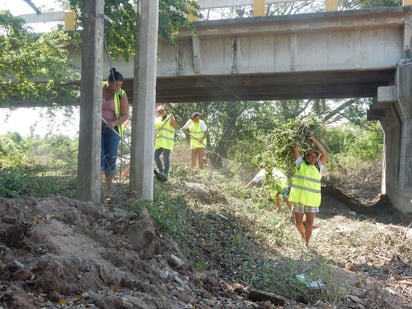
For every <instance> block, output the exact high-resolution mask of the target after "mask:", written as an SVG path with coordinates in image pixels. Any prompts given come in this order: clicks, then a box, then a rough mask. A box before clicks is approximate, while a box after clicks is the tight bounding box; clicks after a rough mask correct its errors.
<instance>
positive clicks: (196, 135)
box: [182, 112, 208, 169]
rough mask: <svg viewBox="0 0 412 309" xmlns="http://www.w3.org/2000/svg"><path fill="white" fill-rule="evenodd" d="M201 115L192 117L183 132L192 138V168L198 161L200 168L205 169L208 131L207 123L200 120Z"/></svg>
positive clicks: (195, 114) (196, 113)
mask: <svg viewBox="0 0 412 309" xmlns="http://www.w3.org/2000/svg"><path fill="white" fill-rule="evenodd" d="M200 116H201V114H200V113H198V112H195V113H193V114H192V117H190V119H189V120H188V121H187V122H186V123H185V125H184V126H183V128H182V130H183V131H184V132H185V133H189V136H190V149H191V167H192V169H193V168H195V167H196V161H198V164H199V168H200V169H203V168H204V165H205V162H204V155H205V148H206V145H207V139H206V136H207V134H208V129H207V126H206V124H205V122H204V121H203V120H202V119H200Z"/></svg>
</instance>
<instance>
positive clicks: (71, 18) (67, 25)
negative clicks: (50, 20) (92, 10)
mask: <svg viewBox="0 0 412 309" xmlns="http://www.w3.org/2000/svg"><path fill="white" fill-rule="evenodd" d="M75 26H76V13H75V12H74V11H67V12H64V30H65V31H74V30H75Z"/></svg>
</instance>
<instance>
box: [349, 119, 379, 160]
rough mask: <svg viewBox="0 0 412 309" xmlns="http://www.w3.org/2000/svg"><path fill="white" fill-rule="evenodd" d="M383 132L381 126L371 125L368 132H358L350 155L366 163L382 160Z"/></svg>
mask: <svg viewBox="0 0 412 309" xmlns="http://www.w3.org/2000/svg"><path fill="white" fill-rule="evenodd" d="M382 152H383V132H382V129H381V127H380V124H379V123H377V122H375V123H369V125H368V129H367V130H359V131H358V132H356V139H355V140H354V141H353V143H352V144H351V146H350V148H349V150H348V154H349V156H351V157H354V158H356V159H359V160H361V161H364V162H375V161H378V160H380V159H381V158H382Z"/></svg>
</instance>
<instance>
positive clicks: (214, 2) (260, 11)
mask: <svg viewBox="0 0 412 309" xmlns="http://www.w3.org/2000/svg"><path fill="white" fill-rule="evenodd" d="M303 1H306V2H308V1H307V0H197V2H198V4H199V6H200V10H201V11H205V10H215V9H227V8H230V7H245V8H246V7H249V8H251V10H252V12H253V16H265V15H266V11H267V8H268V6H270V5H273V4H281V3H288V2H290V3H292V2H303ZM321 1H322V2H323V1H324V2H325V10H326V11H337V9H338V0H321ZM411 1H412V0H411ZM310 2H314V1H313V0H312V1H310Z"/></svg>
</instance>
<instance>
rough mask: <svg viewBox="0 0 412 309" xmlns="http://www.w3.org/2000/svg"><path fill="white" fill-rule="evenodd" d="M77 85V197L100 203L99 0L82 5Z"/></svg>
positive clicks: (100, 77) (100, 43)
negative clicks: (78, 87)
mask: <svg viewBox="0 0 412 309" xmlns="http://www.w3.org/2000/svg"><path fill="white" fill-rule="evenodd" d="M84 12H85V16H87V17H86V19H85V23H84V28H83V33H82V64H81V66H82V67H81V76H82V77H81V82H80V90H81V97H80V131H79V132H80V134H79V135H80V136H79V155H78V164H77V197H78V198H79V199H80V200H83V201H92V202H95V203H99V202H100V134H101V125H102V119H101V115H102V80H103V31H104V30H103V23H104V21H103V18H102V16H103V12H104V8H103V0H94V1H85V5H84Z"/></svg>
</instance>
